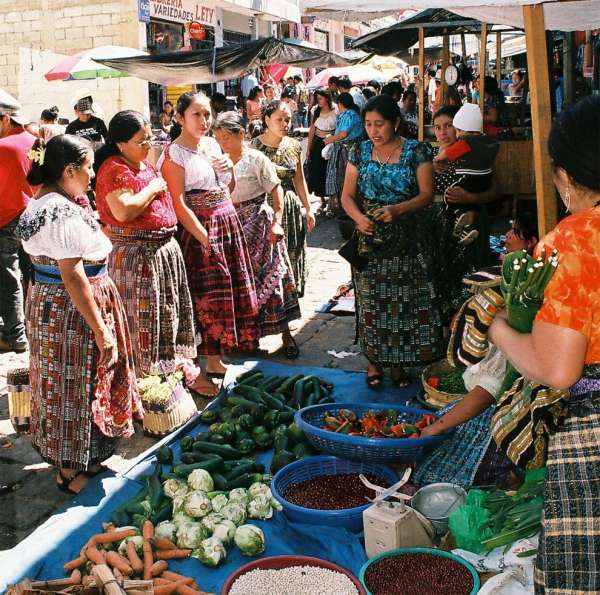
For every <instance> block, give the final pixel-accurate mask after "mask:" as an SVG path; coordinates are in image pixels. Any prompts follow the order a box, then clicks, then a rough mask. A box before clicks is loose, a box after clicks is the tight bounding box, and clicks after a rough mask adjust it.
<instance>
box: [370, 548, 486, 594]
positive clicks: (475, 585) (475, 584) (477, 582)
mask: <svg viewBox="0 0 600 595" xmlns="http://www.w3.org/2000/svg"><path fill="white" fill-rule="evenodd" d="M404 554H432V555H433V556H440V558H448V559H450V560H454V562H458V563H459V564H462V565H463V566H464V567H465V568H466V569H467V570H468V571H469V572H470V573H471V576H472V577H473V589H472V590H471V594H470V595H476V594H477V592H478V591H479V588H480V587H481V581H480V580H479V575H478V574H477V571H476V570H475V568H474V567H473V565H472V564H469V562H467V561H466V560H464V559H463V558H459V557H458V556H455V555H454V554H451V553H450V552H445V551H443V550H437V549H435V548H430V547H399V548H397V549H395V550H390V551H389V552H383V553H382V554H379V555H377V556H375V557H374V558H371V559H370V560H368V561H367V562H365V563H364V564H363V566H362V568H361V569H360V573H359V575H358V578H359V580H360V582H361V584H362V586H363V587H364V588H365V591H366V592H367V595H373V593H371V591H369V588H368V587H367V583H366V582H365V573H366V572H367V568H369V566H371V564H375V563H376V562H379V560H383V559H384V558H391V557H392V556H402V555H404Z"/></svg>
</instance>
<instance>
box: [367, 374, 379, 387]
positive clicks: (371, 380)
mask: <svg viewBox="0 0 600 595" xmlns="http://www.w3.org/2000/svg"><path fill="white" fill-rule="evenodd" d="M367 385H368V387H369V388H372V389H377V388H381V387H382V386H383V374H382V373H381V372H378V373H377V374H371V375H370V376H369V375H368V374H367Z"/></svg>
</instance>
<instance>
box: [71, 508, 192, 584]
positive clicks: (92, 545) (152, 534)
mask: <svg viewBox="0 0 600 595" xmlns="http://www.w3.org/2000/svg"><path fill="white" fill-rule="evenodd" d="M191 554H192V550H191V549H181V548H178V547H177V546H176V545H175V544H174V543H173V542H172V541H171V540H169V539H167V538H166V537H163V536H161V534H160V533H159V532H158V531H155V527H154V525H153V524H152V522H151V521H149V520H146V521H144V523H143V526H142V529H141V531H140V530H139V529H138V528H137V527H119V528H115V527H114V525H112V524H111V523H105V524H104V533H98V534H96V535H93V536H92V537H91V538H90V539H89V540H88V541H87V543H86V544H85V545H84V546H83V547H82V548H81V551H80V553H79V556H78V557H77V558H75V559H74V560H71V561H70V562H67V563H66V564H65V565H64V570H65V571H67V572H70V573H71V574H70V581H71V584H73V585H75V584H77V585H78V584H81V585H82V586H84V587H92V586H94V585H95V584H96V579H95V577H94V568H95V567H97V566H102V565H106V566H108V567H109V568H110V569H111V571H112V574H113V576H114V577H115V578H117V579H134V578H139V579H144V580H152V582H153V583H152V584H153V590H154V593H155V594H156V595H169V594H170V593H179V595H202V593H203V592H202V591H200V589H199V587H198V585H197V584H196V582H195V580H194V579H193V578H191V577H186V576H183V575H181V574H178V573H175V572H171V571H169V562H168V561H170V560H178V559H182V558H187V557H189V556H190V555H191Z"/></svg>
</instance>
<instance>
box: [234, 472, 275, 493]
mask: <svg viewBox="0 0 600 595" xmlns="http://www.w3.org/2000/svg"><path fill="white" fill-rule="evenodd" d="M262 481H264V482H265V483H266V482H268V481H270V476H269V475H262V474H261V473H244V474H243V475H240V476H239V477H236V478H235V479H233V480H231V481H229V482H227V487H228V489H229V490H233V489H235V488H249V487H250V486H251V485H252V484H253V483H256V482H262Z"/></svg>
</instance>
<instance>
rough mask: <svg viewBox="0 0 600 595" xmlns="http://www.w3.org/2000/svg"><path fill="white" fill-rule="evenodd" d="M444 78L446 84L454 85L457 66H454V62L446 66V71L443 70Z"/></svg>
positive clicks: (456, 78)
mask: <svg viewBox="0 0 600 595" xmlns="http://www.w3.org/2000/svg"><path fill="white" fill-rule="evenodd" d="M444 80H445V81H446V84H447V85H449V86H450V87H452V86H454V85H456V83H457V81H458V68H456V66H454V64H450V65H449V66H446V71H445V72H444Z"/></svg>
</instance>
